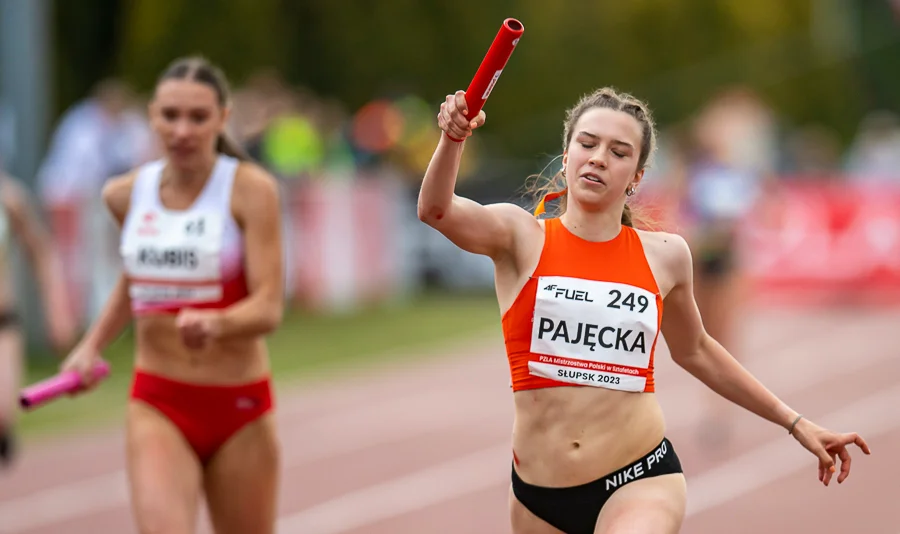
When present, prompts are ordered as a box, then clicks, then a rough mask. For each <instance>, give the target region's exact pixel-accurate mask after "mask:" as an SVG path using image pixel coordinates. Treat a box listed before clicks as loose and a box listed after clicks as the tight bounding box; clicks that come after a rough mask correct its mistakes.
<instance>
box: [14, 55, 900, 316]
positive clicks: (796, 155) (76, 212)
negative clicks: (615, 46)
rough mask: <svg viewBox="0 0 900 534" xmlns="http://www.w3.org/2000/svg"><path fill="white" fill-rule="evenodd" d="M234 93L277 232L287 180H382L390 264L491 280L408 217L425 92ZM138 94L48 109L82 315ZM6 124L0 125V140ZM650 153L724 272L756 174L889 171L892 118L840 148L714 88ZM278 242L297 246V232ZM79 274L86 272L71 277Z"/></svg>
mask: <svg viewBox="0 0 900 534" xmlns="http://www.w3.org/2000/svg"><path fill="white" fill-rule="evenodd" d="M232 100H233V101H232V104H233V107H232V114H231V116H230V120H229V125H228V128H229V134H230V135H231V136H232V137H233V138H234V139H235V140H236V141H238V142H239V143H241V144H242V145H243V146H244V147H245V148H246V149H247V151H248V152H249V153H250V155H251V156H252V157H253V158H254V159H256V160H257V161H258V162H259V163H261V164H262V165H264V166H265V167H266V168H268V169H269V170H270V171H271V172H272V173H273V174H275V175H276V176H277V177H278V178H279V179H280V180H281V181H282V183H283V184H284V187H285V190H286V191H287V192H288V193H287V196H288V200H286V202H285V208H286V211H287V218H288V219H290V220H291V222H288V223H287V226H288V230H290V229H291V228H293V229H294V232H293V234H292V233H291V232H290V231H288V232H286V233H287V234H288V236H289V238H288V239H289V240H293V241H296V240H297V235H298V234H297V228H298V227H301V226H303V225H304V224H307V223H306V222H305V219H303V218H302V214H298V213H292V210H294V211H295V212H296V211H297V209H298V208H297V207H296V206H298V205H300V204H298V203H297V202H295V200H296V197H297V196H298V195H301V194H302V193H298V192H302V191H304V190H305V189H306V188H308V186H309V185H310V184H326V186H328V187H331V185H329V184H337V183H341V184H345V185H343V186H341V187H346V184H359V183H364V182H373V181H374V182H379V181H385V180H387V181H389V182H392V183H393V184H394V189H392V190H391V191H394V192H397V191H399V198H398V199H395V200H393V201H392V202H393V203H392V204H388V205H385V206H383V210H384V211H388V212H394V211H395V212H398V213H397V215H396V217H394V219H393V221H394V222H393V223H392V224H394V227H392V228H393V229H387V230H384V232H387V233H396V234H398V235H403V236H404V240H405V242H408V243H413V244H412V245H410V244H408V243H407V244H406V245H405V248H403V250H404V251H405V259H403V260H396V259H395V260H394V265H396V264H397V261H402V262H404V264H405V266H404V267H403V269H402V270H403V272H404V273H405V274H404V276H407V277H411V278H414V279H417V280H418V282H417V283H416V285H418V286H422V285H428V284H437V285H443V286H453V287H454V288H456V289H459V288H460V287H463V286H469V287H476V288H485V287H490V285H491V283H492V280H493V273H492V268H491V265H490V263H489V262H488V261H486V260H485V259H484V258H479V257H473V256H472V255H467V254H464V253H462V252H460V251H459V250H457V249H456V248H455V247H453V246H452V245H451V244H450V243H447V242H446V240H443V239H439V238H438V236H436V235H435V234H434V233H433V232H431V231H430V230H429V229H428V228H424V227H423V225H419V224H417V221H416V219H415V210H414V204H415V192H416V191H417V189H418V183H419V180H420V179H421V176H422V174H423V173H424V171H425V168H426V166H427V164H428V161H429V159H430V157H431V153H432V151H433V149H434V145H435V142H436V139H437V136H438V129H437V125H436V124H435V120H434V116H435V113H436V109H437V107H436V104H433V103H430V102H428V101H426V100H425V99H423V98H422V97H421V96H419V95H415V94H384V95H378V96H376V97H374V98H372V99H371V100H370V101H368V102H365V103H363V104H362V105H359V106H356V107H355V108H351V107H350V106H348V105H347V104H346V103H344V102H341V101H339V100H337V99H334V98H331V97H329V96H327V95H318V94H315V92H313V91H312V90H310V89H308V88H306V87H300V86H292V85H291V84H289V83H287V82H286V81H285V80H283V79H282V78H281V76H280V75H279V73H277V72H274V71H268V70H267V71H260V72H258V73H256V74H255V75H253V76H251V77H249V78H248V79H247V80H246V81H245V82H244V83H242V84H240V86H238V87H235V88H234V89H233V99H232ZM147 102H148V97H147V95H140V94H138V93H136V92H135V91H134V90H132V89H131V88H130V87H128V85H127V84H125V83H123V82H121V81H119V80H104V81H101V82H100V83H98V84H97V85H96V87H95V88H94V90H93V91H92V92H91V93H90V94H89V95H87V96H86V97H85V98H84V99H83V100H82V101H80V102H78V103H76V104H75V105H73V106H72V107H71V108H69V109H68V110H66V111H65V112H64V113H63V114H62V116H61V117H59V119H58V121H57V122H56V124H55V125H54V129H53V133H52V137H51V139H50V142H49V145H48V148H47V151H46V155H45V158H44V160H43V163H42V164H41V166H40V169H39V171H38V173H37V176H36V177H35V184H36V190H37V193H38V195H37V196H38V199H39V202H40V203H41V205H42V207H43V209H44V212H45V213H46V215H47V219H48V220H49V225H50V227H51V229H52V231H53V233H54V235H55V236H56V237H57V241H58V243H60V247H61V248H62V249H64V250H63V255H64V257H66V258H67V260H68V265H69V271H70V272H69V273H68V274H69V275H70V276H72V277H73V280H74V281H73V282H72V284H73V286H75V287H76V288H77V287H81V288H82V289H81V291H82V295H80V296H82V297H85V298H83V299H78V297H79V295H75V298H76V299H78V301H79V302H80V301H82V300H83V301H85V302H89V303H90V304H88V308H89V309H88V311H87V313H88V314H89V315H93V314H94V313H96V312H97V311H98V310H99V306H100V305H101V304H102V302H103V300H104V298H105V295H106V294H107V292H108V291H109V290H110V289H111V284H112V283H113V282H114V280H115V274H116V273H115V269H116V265H117V250H116V242H115V238H114V236H115V230H114V228H112V226H111V225H110V223H109V220H108V217H106V216H105V214H104V212H103V210H102V209H98V207H99V205H98V202H99V192H100V189H101V187H102V185H103V183H104V182H105V181H106V180H107V179H108V178H109V177H111V176H114V175H116V174H119V173H122V172H123V171H125V170H127V169H129V168H132V167H134V166H136V165H139V164H141V163H143V162H146V161H149V160H152V159H155V158H158V157H160V156H161V151H160V149H159V147H158V146H157V143H156V140H155V138H154V136H153V134H152V131H151V129H150V126H149V124H148V123H147V119H146V115H147V114H146V105H147ZM651 104H652V103H651ZM561 122H562V117H561V118H560V124H561ZM0 123H2V121H0ZM4 131H5V130H4V129H3V128H0V144H3V143H4V138H5V137H4V136H3V135H2V134H3V132H4ZM6 137H8V136H6ZM473 139H474V138H473ZM6 144H7V145H8V143H6ZM471 148H473V150H467V151H466V153H464V162H463V166H462V169H461V180H462V181H465V180H466V179H467V178H469V177H477V176H478V174H479V173H480V172H481V171H485V170H486V171H488V172H487V173H486V174H491V173H490V172H489V171H490V169H489V168H488V167H486V166H485V165H490V164H497V161H498V158H497V157H496V156H494V158H493V159H492V160H490V162H489V163H485V162H484V161H479V152H478V150H477V144H476V146H475V147H471ZM0 154H2V152H0ZM652 164H653V166H652V168H651V170H650V171H649V172H648V174H647V176H646V179H645V180H644V184H643V185H642V190H643V192H644V193H645V194H647V193H649V194H650V195H651V196H652V195H654V193H655V194H656V197H657V198H659V197H661V196H663V197H666V198H667V199H668V200H667V202H668V203H669V204H671V205H674V206H675V208H674V210H672V211H673V212H674V213H675V214H676V217H677V219H678V231H679V232H680V233H683V234H685V235H686V236H687V237H688V238H689V239H690V241H691V243H692V245H693V246H694V247H695V249H696V252H695V254H696V255H697V257H698V273H699V274H700V275H701V276H702V275H704V274H706V275H709V276H708V277H707V278H709V279H710V280H719V279H727V277H726V278H722V276H720V275H721V274H722V273H729V272H731V270H732V267H733V266H734V263H735V262H736V261H737V259H736V258H735V254H734V250H733V249H734V243H733V241H734V235H733V229H734V226H735V225H736V224H737V222H738V221H739V220H740V219H741V217H742V216H743V214H745V213H746V212H747V210H749V209H750V207H751V206H752V205H753V202H754V200H755V199H756V198H758V197H759V196H760V195H761V194H762V193H763V192H764V191H765V189H766V184H770V183H777V182H784V181H788V180H795V179H813V180H820V181H836V180H837V181H840V180H845V181H866V182H880V183H894V184H900V119H898V116H897V114H895V113H893V112H890V111H876V112H873V113H871V114H869V115H868V116H866V117H865V118H864V119H863V120H862V121H861V122H860V124H859V128H858V131H857V132H856V134H855V136H854V138H853V140H852V142H851V143H850V144H849V146H848V147H847V148H846V149H843V148H842V143H841V141H840V139H839V137H838V135H837V134H836V133H835V132H834V131H832V130H830V129H829V128H828V127H827V125H823V124H799V125H797V124H791V123H789V121H787V120H785V118H784V117H782V116H779V114H778V113H776V112H775V111H774V110H773V109H772V108H771V107H770V106H768V105H767V104H766V102H765V101H764V99H763V98H761V97H760V96H759V95H758V94H757V93H755V92H753V91H752V90H750V89H748V88H745V87H729V88H723V89H722V90H721V91H720V92H719V93H718V94H717V95H716V96H714V97H713V98H711V99H710V100H709V101H708V102H706V103H705V104H704V106H702V107H701V108H700V109H699V110H697V112H696V113H695V114H694V115H692V116H690V117H685V118H684V119H683V120H682V121H680V122H678V123H677V124H670V125H664V126H663V128H662V130H661V133H660V139H659V150H658V152H657V154H656V155H655V158H654V159H653V162H652ZM479 165H481V167H479ZM534 172H537V169H535V171H534ZM508 178H509V184H508V185H506V186H503V187H500V189H504V190H507V189H508V191H509V198H510V199H513V201H518V200H517V199H515V193H516V191H517V190H518V188H519V186H520V185H521V181H516V179H515V178H516V177H508ZM520 178H521V180H525V178H526V177H525V176H522V177H520ZM398 184H399V187H397V185H398ZM482 188H483V190H484V191H487V190H488V189H490V190H491V191H492V193H487V192H485V193H484V194H485V196H488V195H491V194H492V195H493V196H494V197H495V196H496V190H497V189H498V184H492V183H490V181H489V180H472V181H471V183H468V184H467V194H470V195H472V196H474V197H475V198H476V199H477V198H478V197H479V194H480V192H481V191H482ZM385 191H387V190H385ZM390 194H394V193H385V195H390ZM383 196H384V195H383ZM291 199H293V200H291ZM74 220H78V221H80V224H81V228H82V230H80V236H81V237H80V238H79V237H77V236H76V237H73V236H72V235H71V233H72V230H71V228H72V227H73V224H72V222H73V221H74ZM361 224H362V225H365V222H364V221H363V222H362V223H361ZM325 225H326V226H327V225H328V223H325ZM369 230H370V231H371V229H369ZM67 235H68V237H66V236H67ZM347 235H349V234H347ZM84 236H90V239H89V241H90V242H89V243H86V244H85V243H83V241H84V240H85V237H84ZM370 237H371V236H370ZM366 239H370V238H364V240H366ZM287 245H288V247H289V248H290V247H293V248H294V249H295V250H296V248H297V247H302V246H305V245H303V244H299V245H298V244H296V243H294V244H291V243H287ZM85 250H88V251H89V253H88V254H87V256H88V258H89V259H90V261H89V262H88V261H87V260H85V259H84V256H85ZM394 250H399V249H394ZM346 255H347V254H346V253H345V254H344V256H339V257H342V258H344V257H346ZM79 256H80V258H79ZM298 257H302V254H300V255H298ZM79 265H80V266H79ZM325 271H328V269H327V268H325ZM289 276H290V274H289ZM89 278H92V279H93V281H92V282H90V283H79V282H78V280H82V281H84V280H87V279H89ZM314 283H315V282H314ZM729 284H730V282H729ZM338 285H339V284H338ZM729 287H731V285H729ZM74 291H76V292H77V291H78V290H77V289H75V290H74ZM698 291H702V289H700V290H698ZM709 294H710V295H711V296H710V298H711V299H713V300H714V299H715V298H717V297H716V295H718V296H719V298H724V297H722V296H723V295H725V292H724V291H722V290H721V285H720V284H718V283H716V284H714V285H713V286H710V288H709ZM710 305H711V306H714V305H715V303H712V304H710ZM722 316H723V317H724V316H725V314H722Z"/></svg>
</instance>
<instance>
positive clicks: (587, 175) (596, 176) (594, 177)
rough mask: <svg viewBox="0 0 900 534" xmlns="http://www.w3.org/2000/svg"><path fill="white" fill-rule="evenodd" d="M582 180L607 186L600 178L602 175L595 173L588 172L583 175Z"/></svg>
mask: <svg viewBox="0 0 900 534" xmlns="http://www.w3.org/2000/svg"><path fill="white" fill-rule="evenodd" d="M581 178H584V179H586V180H589V181H591V182H594V183H600V184H603V185H606V182H604V181H603V178H600V175H599V174H597V173H595V172H586V173H584V174H582V175H581Z"/></svg>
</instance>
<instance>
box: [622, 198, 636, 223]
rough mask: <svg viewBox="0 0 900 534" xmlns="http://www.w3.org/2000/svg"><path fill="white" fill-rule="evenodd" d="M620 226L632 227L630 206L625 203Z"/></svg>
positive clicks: (632, 218)
mask: <svg viewBox="0 0 900 534" xmlns="http://www.w3.org/2000/svg"><path fill="white" fill-rule="evenodd" d="M622 226H630V227H632V228H634V215H633V213H632V210H631V206H629V205H628V204H625V209H624V210H622Z"/></svg>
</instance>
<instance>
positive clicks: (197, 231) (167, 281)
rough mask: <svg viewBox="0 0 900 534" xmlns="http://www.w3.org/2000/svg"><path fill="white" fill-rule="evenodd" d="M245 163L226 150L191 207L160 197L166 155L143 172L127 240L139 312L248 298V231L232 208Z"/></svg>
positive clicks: (124, 251) (123, 248) (125, 255)
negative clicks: (180, 207) (237, 175)
mask: <svg viewBox="0 0 900 534" xmlns="http://www.w3.org/2000/svg"><path fill="white" fill-rule="evenodd" d="M238 163H239V161H238V160H236V159H234V158H231V157H228V156H224V155H220V156H219V158H218V160H217V161H216V164H215V166H214V167H213V171H212V175H211V176H210V177H209V179H208V180H207V182H206V185H205V186H204V187H203V190H202V191H201V192H200V195H199V196H198V197H197V199H196V200H195V201H194V203H193V205H191V207H189V208H188V209H185V210H170V209H167V208H165V207H164V206H163V205H162V202H161V201H160V198H159V186H160V177H161V176H162V169H163V166H164V162H163V161H161V160H160V161H154V162H151V163H148V164H146V165H144V166H143V167H141V168H140V169H139V170H138V174H137V177H136V178H135V182H134V188H133V190H132V192H131V205H130V207H129V209H128V216H127V217H126V219H125V224H124V225H123V227H122V237H121V241H120V246H119V251H120V253H121V255H122V259H123V261H124V268H125V274H126V275H127V277H128V282H129V289H128V292H129V295H130V296H131V309H132V311H133V313H134V314H135V315H140V314H146V313H177V312H178V310H180V309H181V308H186V307H190V308H224V307H226V306H229V305H231V304H233V303H235V302H237V301H238V300H240V299H242V298H244V297H245V296H247V293H248V291H247V282H246V279H245V276H244V246H243V236H242V234H241V231H240V228H239V227H238V225H237V222H236V221H235V220H234V217H233V216H232V214H231V191H232V185H233V183H234V175H235V172H236V170H237V167H238Z"/></svg>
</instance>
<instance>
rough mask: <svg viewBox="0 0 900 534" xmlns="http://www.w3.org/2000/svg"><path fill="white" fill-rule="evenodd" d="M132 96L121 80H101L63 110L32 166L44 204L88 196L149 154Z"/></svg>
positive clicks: (141, 114) (149, 144)
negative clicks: (35, 168) (38, 164)
mask: <svg viewBox="0 0 900 534" xmlns="http://www.w3.org/2000/svg"><path fill="white" fill-rule="evenodd" d="M133 98H134V97H133V95H132V93H131V90H130V89H129V88H128V87H127V86H126V85H125V84H123V83H122V82H119V81H117V80H113V79H109V80H103V81H101V82H100V83H98V84H97V85H96V86H95V88H94V90H93V92H92V93H91V95H90V96H89V97H88V98H86V99H84V100H82V101H81V102H78V103H76V104H75V105H73V106H72V107H71V108H70V109H68V110H67V111H66V112H65V113H64V114H63V116H62V117H61V118H60V121H59V123H58V125H57V127H56V130H55V131H54V133H53V136H52V139H51V141H50V146H49V148H48V151H47V155H46V158H45V159H44V162H43V164H42V165H41V168H40V170H39V171H38V176H37V182H38V190H39V192H40V196H41V199H42V200H43V202H44V203H45V204H47V205H53V204H57V203H66V202H78V201H82V200H85V199H91V198H93V197H95V196H96V195H98V194H99V192H100V190H101V188H102V187H103V184H104V183H105V182H106V180H107V179H109V178H110V177H112V176H115V175H117V174H120V173H122V172H125V171H126V170H128V169H129V168H132V167H134V166H136V165H139V164H140V163H143V162H145V161H147V160H149V159H151V158H152V156H153V155H154V153H155V150H154V148H155V146H154V144H153V138H152V137H151V135H150V130H149V127H148V125H147V123H146V120H145V119H144V116H145V113H144V111H143V110H137V109H135V107H136V106H135V104H134V101H133Z"/></svg>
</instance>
